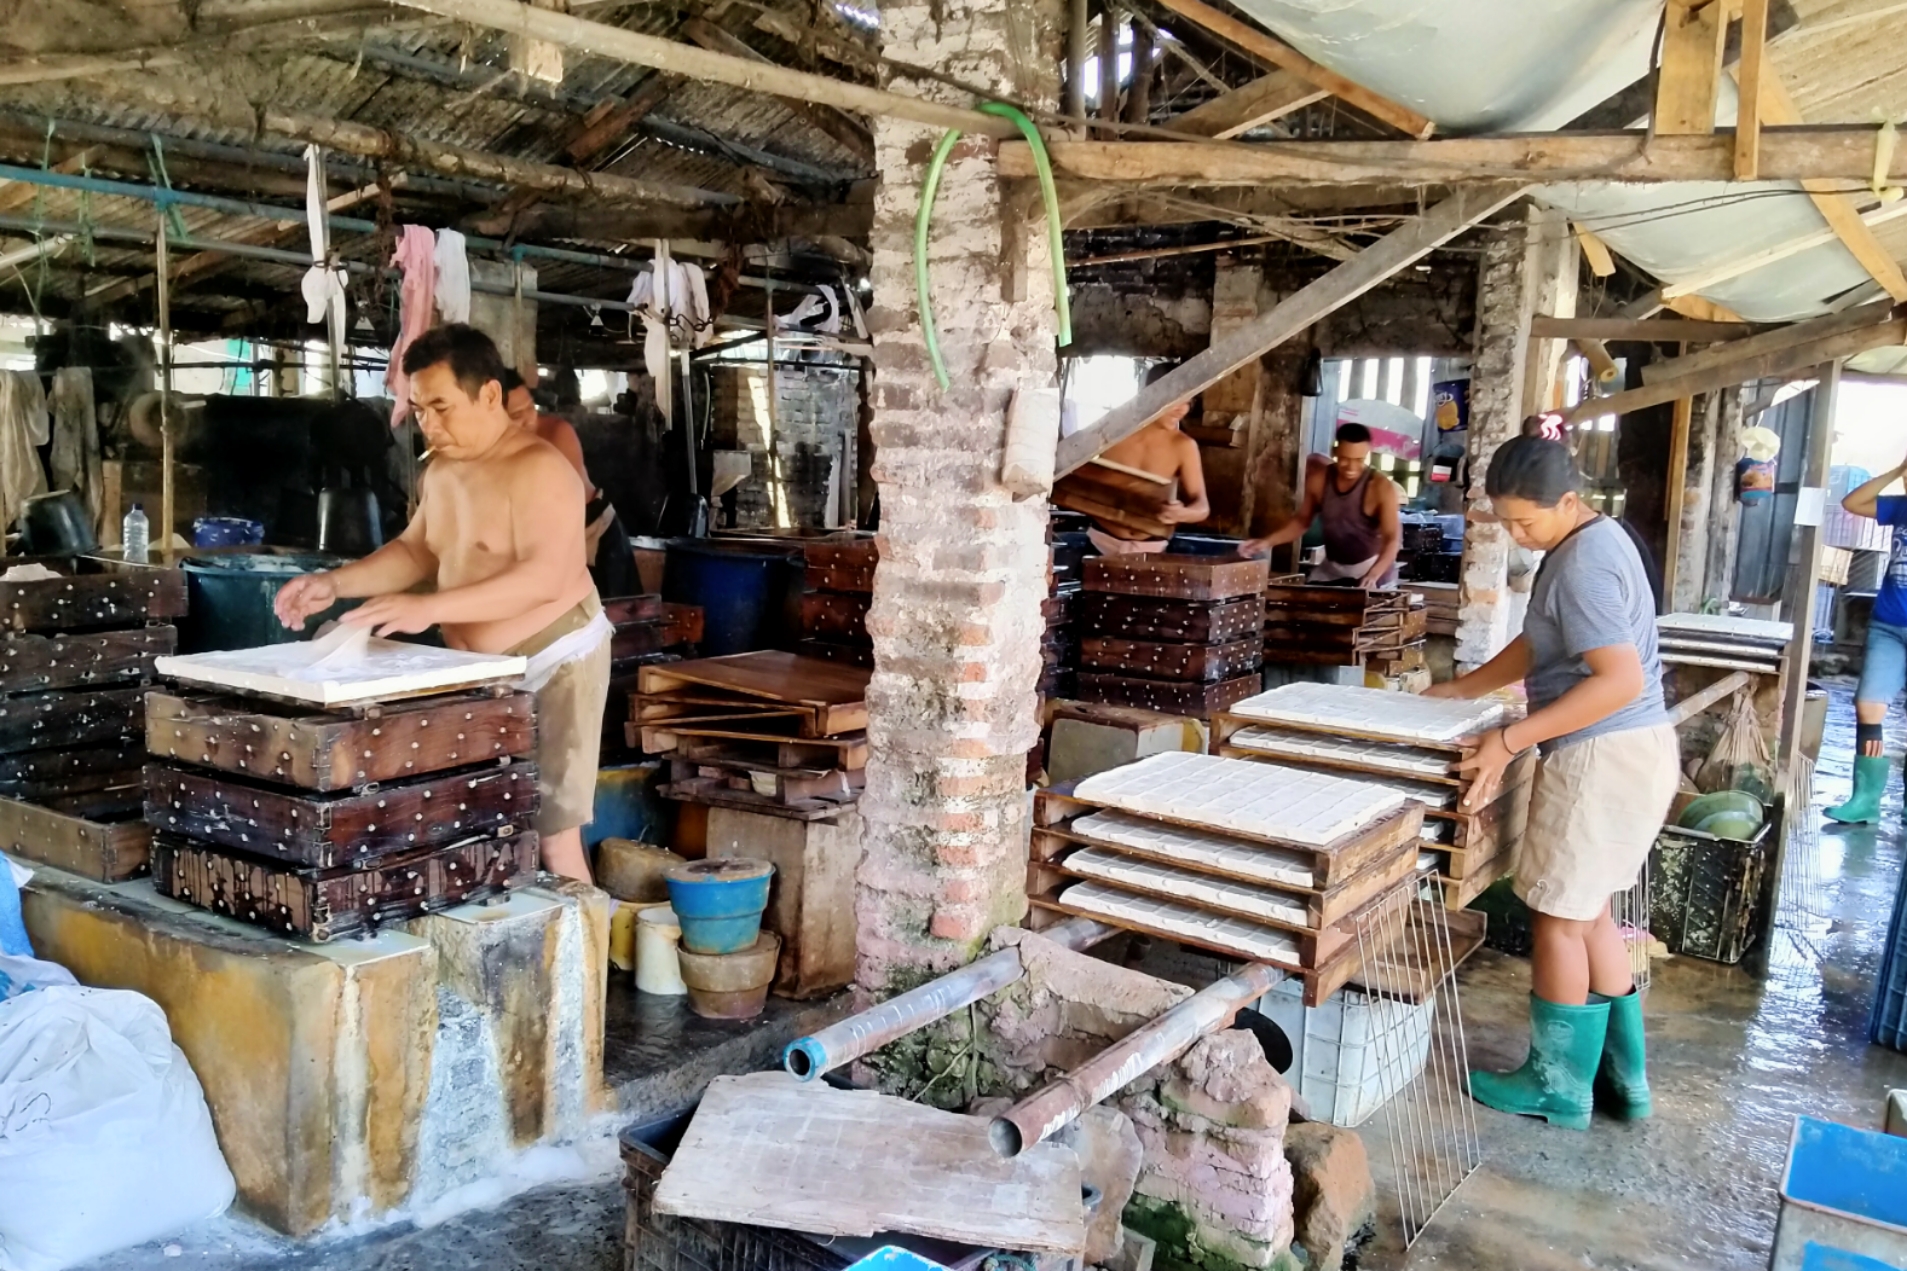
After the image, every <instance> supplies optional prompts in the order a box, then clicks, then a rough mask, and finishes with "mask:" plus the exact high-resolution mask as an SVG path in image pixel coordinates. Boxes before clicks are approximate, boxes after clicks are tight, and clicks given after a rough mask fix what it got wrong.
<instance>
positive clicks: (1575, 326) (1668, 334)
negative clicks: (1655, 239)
mask: <svg viewBox="0 0 1907 1271" xmlns="http://www.w3.org/2000/svg"><path fill="white" fill-rule="evenodd" d="M1760 330H1762V328H1761V327H1759V326H1756V325H1755V324H1754V323H1751V322H1697V321H1695V320H1693V319H1691V318H1640V319H1637V318H1552V317H1550V316H1549V315H1548V314H1541V313H1539V314H1537V315H1536V318H1535V320H1534V321H1532V322H1531V323H1530V334H1531V335H1533V336H1536V337H1537V338H1539V339H1544V340H1609V341H1623V340H1640V341H1643V342H1644V343H1651V344H1683V343H1687V344H1713V343H1715V342H1716V341H1718V340H1740V339H1745V338H1747V337H1748V336H1751V335H1754V334H1755V333H1756V332H1757V331H1760Z"/></svg>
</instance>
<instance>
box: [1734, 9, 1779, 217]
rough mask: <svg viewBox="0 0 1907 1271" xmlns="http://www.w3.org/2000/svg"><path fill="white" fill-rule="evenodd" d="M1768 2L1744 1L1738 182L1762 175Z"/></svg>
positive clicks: (1738, 73)
mask: <svg viewBox="0 0 1907 1271" xmlns="http://www.w3.org/2000/svg"><path fill="white" fill-rule="evenodd" d="M1767 49H1768V0H1742V6H1741V65H1740V66H1739V67H1738V68H1737V69H1736V72H1735V82H1736V84H1737V85H1738V86H1739V87H1740V89H1741V92H1740V94H1739V96H1738V97H1737V104H1736V109H1735V179H1736V180H1737V181H1753V180H1755V179H1757V178H1758V177H1759V176H1760V175H1761V109H1762V108H1761V86H1762V83H1763V80H1764V78H1765V77H1766V76H1767V75H1769V74H1770V73H1771V72H1770V71H1769V70H1768V66H1767V58H1766V53H1767Z"/></svg>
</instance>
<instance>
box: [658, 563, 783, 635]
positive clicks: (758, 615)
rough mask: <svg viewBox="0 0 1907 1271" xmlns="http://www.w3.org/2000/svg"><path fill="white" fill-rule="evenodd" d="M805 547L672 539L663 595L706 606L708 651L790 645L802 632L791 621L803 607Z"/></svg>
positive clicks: (704, 631)
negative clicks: (790, 547)
mask: <svg viewBox="0 0 1907 1271" xmlns="http://www.w3.org/2000/svg"><path fill="white" fill-rule="evenodd" d="M801 572H802V562H801V554H800V551H799V549H786V548H782V549H777V548H770V547H764V546H763V545H762V544H760V543H758V542H757V543H735V544H732V545H731V544H725V543H722V542H720V541H718V540H711V539H700V538H675V539H670V540H669V545H668V557H667V560H666V562H665V563H664V565H663V568H662V598H663V599H664V600H668V601H671V602H673V603H675V604H682V605H696V606H699V607H700V608H701V610H702V652H703V654H704V655H706V656H708V657H721V656H723V655H725V654H729V653H750V652H753V651H754V650H756V649H773V648H785V647H788V646H790V645H792V644H793V643H794V641H796V640H798V639H799V638H800V631H799V622H798V620H797V623H796V626H795V628H793V629H791V628H790V626H789V614H790V606H791V605H793V606H797V607H796V608H795V609H794V612H795V613H797V614H798V613H799V608H798V606H799V604H800V595H801Z"/></svg>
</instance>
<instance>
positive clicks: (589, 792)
mask: <svg viewBox="0 0 1907 1271" xmlns="http://www.w3.org/2000/svg"><path fill="white" fill-rule="evenodd" d="M602 610H603V604H602V601H601V600H599V599H597V597H596V595H595V593H594V592H591V593H590V595H589V597H588V599H586V600H584V601H582V602H581V603H579V604H578V605H577V606H576V607H575V608H574V609H571V610H570V611H569V612H568V613H566V614H564V615H563V616H562V617H560V618H558V619H557V620H556V621H555V622H552V623H551V624H550V625H549V626H547V627H545V628H543V630H541V631H539V632H537V633H536V634H535V635H533V636H531V637H530V638H529V639H527V640H525V641H523V642H522V643H521V644H518V645H517V646H516V647H514V648H512V649H510V650H509V652H510V653H512V654H514V655H516V656H518V657H533V656H535V655H536V654H537V653H539V652H541V651H542V650H544V649H547V648H548V647H549V646H550V645H552V644H555V643H556V642H557V641H558V640H560V639H562V638H563V637H564V636H566V635H568V634H569V633H570V632H572V631H580V630H581V629H582V628H584V627H586V626H588V625H589V623H590V621H591V620H592V619H594V618H595V616H596V615H597V614H599V613H601V612H602ZM608 697H609V641H607V640H604V641H603V642H602V643H600V644H598V645H597V646H596V647H595V649H593V650H592V651H590V652H589V653H587V654H585V655H583V656H582V657H580V658H577V659H576V660H575V661H573V662H565V663H563V664H562V665H561V666H559V667H557V668H556V672H555V674H553V675H551V676H550V678H549V682H548V683H546V684H545V685H543V687H542V688H540V689H538V690H537V691H536V789H537V793H538V794H539V795H541V796H542V806H541V808H539V809H538V811H537V814H536V832H537V833H538V834H541V835H546V836H547V835H550V834H557V833H561V832H562V831H564V830H573V829H575V828H577V827H578V826H582V825H588V824H589V823H590V821H591V820H593V819H594V818H595V815H596V765H597V761H598V760H599V759H600V758H601V756H602V749H603V707H604V704H605V702H606V701H607V699H608Z"/></svg>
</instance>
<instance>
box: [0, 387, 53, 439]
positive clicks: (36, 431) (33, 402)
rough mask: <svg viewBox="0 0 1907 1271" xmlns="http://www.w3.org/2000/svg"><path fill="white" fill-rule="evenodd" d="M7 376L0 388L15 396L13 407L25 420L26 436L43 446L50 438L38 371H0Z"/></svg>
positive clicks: (43, 390) (43, 394) (44, 399)
mask: <svg viewBox="0 0 1907 1271" xmlns="http://www.w3.org/2000/svg"><path fill="white" fill-rule="evenodd" d="M0 374H4V375H5V376H6V378H7V384H6V386H5V387H4V388H0V392H6V393H9V394H11V395H12V396H13V397H15V398H16V399H17V400H18V402H19V405H18V406H17V407H15V409H17V410H19V411H20V412H21V417H22V418H23V419H25V420H26V429H27V437H28V439H29V440H31V441H32V442H33V444H34V445H36V446H44V445H45V444H46V443H47V441H48V440H50V439H51V437H52V433H51V432H50V431H49V429H48V423H47V417H46V390H45V389H44V388H42V387H40V373H39V372H38V371H5V372H0Z"/></svg>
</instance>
